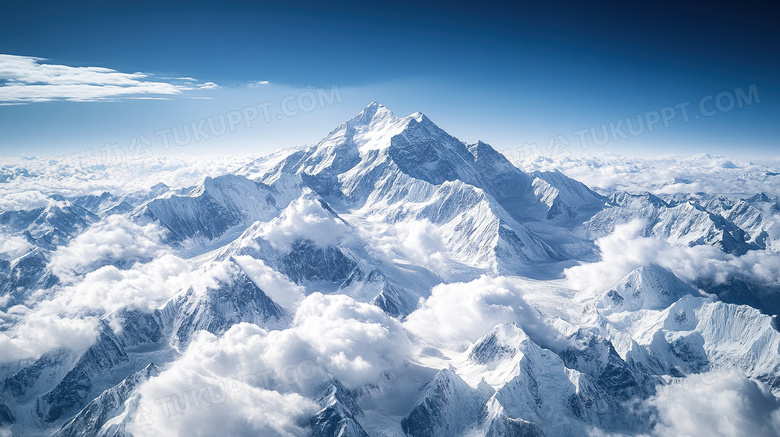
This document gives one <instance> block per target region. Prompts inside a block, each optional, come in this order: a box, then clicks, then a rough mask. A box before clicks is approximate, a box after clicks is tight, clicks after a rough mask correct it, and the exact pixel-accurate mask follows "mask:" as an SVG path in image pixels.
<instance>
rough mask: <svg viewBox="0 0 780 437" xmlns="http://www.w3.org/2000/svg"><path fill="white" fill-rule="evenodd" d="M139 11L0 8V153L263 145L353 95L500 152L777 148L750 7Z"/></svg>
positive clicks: (771, 32)
mask: <svg viewBox="0 0 780 437" xmlns="http://www.w3.org/2000/svg"><path fill="white" fill-rule="evenodd" d="M157 3H158V2H150V1H137V2H132V4H122V5H120V4H119V3H117V2H78V1H77V2H72V3H63V2H41V1H26V2H22V1H16V0H12V1H9V2H4V3H3V4H2V6H0V54H5V55H12V56H6V57H0V103H1V104H2V105H0V155H3V156H19V155H22V154H28V155H39V156H60V155H68V154H74V153H76V154H79V153H82V154H83V153H87V152H84V151H85V150H93V151H99V150H103V151H104V152H105V151H106V150H112V148H114V149H115V148H116V147H119V148H122V149H123V150H124V151H125V153H129V152H127V151H128V150H130V148H133V147H135V146H134V144H140V142H143V141H145V140H148V141H149V143H151V145H150V146H148V147H146V148H145V150H146V152H147V153H156V154H168V153H186V154H213V153H230V152H235V153H265V152H271V151H273V150H276V149H279V148H282V147H290V146H299V145H302V144H312V143H315V142H316V141H317V140H319V139H320V138H321V137H323V136H324V135H326V134H327V132H329V131H330V130H331V129H332V128H333V127H335V126H336V125H337V124H338V123H339V122H341V121H344V120H345V119H347V118H349V117H350V116H352V115H353V114H355V113H357V112H359V111H360V110H361V109H362V108H363V107H364V106H365V105H367V104H368V103H369V102H371V101H379V102H382V103H383V104H385V106H388V107H389V108H390V109H391V110H393V111H394V112H395V113H397V114H399V115H407V114H409V113H412V112H415V111H421V112H424V113H425V114H427V115H428V116H429V117H430V118H431V119H433V120H434V121H435V122H436V123H437V124H439V125H440V126H441V127H442V128H444V129H445V130H447V131H448V132H450V133H451V134H453V135H455V136H457V137H458V138H460V139H462V140H465V141H470V142H471V141H476V140H477V139H481V140H483V141H486V142H488V143H490V144H492V145H493V146H495V147H496V148H497V149H500V150H505V151H506V152H507V153H529V154H539V153H541V154H555V153H568V152H571V153H598V152H613V153H620V154H626V155H659V154H666V153H682V154H693V153H721V154H726V155H733V156H750V157H753V156H756V157H760V156H763V157H765V156H776V155H778V152H777V150H778V148H777V139H778V137H779V136H780V135H779V134H780V123H777V119H778V115H780V106H779V105H778V101H779V98H780V56H778V55H780V53H778V52H779V51H780V50H779V49H778V44H777V41H780V31H779V30H778V29H777V26H775V23H773V22H772V21H773V19H774V17H776V16H777V14H776V11H771V10H768V9H766V8H767V6H761V5H760V4H755V5H751V4H748V3H742V4H740V5H739V6H738V7H727V6H720V5H718V4H717V3H712V2H708V3H701V4H697V3H686V4H684V5H681V4H676V3H672V2H669V3H665V2H653V3H652V4H626V2H622V3H607V2H589V3H587V4H579V3H575V2H555V1H553V2H517V3H514V4H511V5H506V4H501V3H491V2H480V3H476V4H474V3H472V4H468V3H463V4H460V3H455V2H438V1H434V2H425V3H419V2H405V1H396V2H366V1H361V2H357V1H355V2H282V1H273V2H237V1H226V2H199V1H190V2H165V5H162V6H161V5H158V4H157ZM32 58H38V59H32ZM68 67H70V68H68ZM88 67H91V68H88ZM101 68H102V69H108V70H102V69H101ZM139 72H140V73H143V74H134V73H139ZM266 82H267V83H266ZM323 93H325V95H327V96H328V97H329V98H330V100H328V99H325V101H320V102H318V104H317V105H313V106H312V107H308V106H307V105H308V104H309V100H307V99H309V98H310V97H311V96H319V95H323ZM288 96H290V97H288ZM285 99H286V100H285ZM73 100H80V101H73ZM284 102H287V104H288V106H287V109H285V110H284V111H283V110H282V109H281V105H282V104H283V103H284ZM298 103H301V104H303V108H297V106H298ZM257 105H259V107H260V108H261V109H263V108H267V109H268V111H269V112H268V114H269V116H270V119H269V121H266V120H265V119H264V116H262V115H260V116H258V118H256V119H252V117H253V115H254V114H253V112H252V110H251V109H245V108H251V107H256V108H257V107H258V106H257ZM303 109H306V110H303ZM234 111H238V113H241V117H242V118H241V119H240V120H237V122H236V124H235V125H234V129H230V130H228V131H227V132H226V133H224V134H222V135H206V136H209V137H210V138H205V137H201V138H199V139H198V141H195V140H194V138H192V137H191V136H190V138H189V139H184V141H180V143H181V144H183V145H182V146H179V145H176V144H172V142H171V139H169V140H168V145H169V146H170V147H165V146H166V145H165V143H164V140H163V137H164V136H165V135H172V133H173V131H172V130H170V129H178V130H180V131H181V132H178V131H177V132H176V133H181V134H182V136H183V134H184V133H185V131H187V130H189V131H192V130H193V129H196V128H197V127H198V125H199V124H200V126H201V128H203V129H206V130H205V132H206V133H207V134H208V133H209V132H208V128H207V127H208V126H209V122H211V123H213V124H214V125H215V126H218V125H220V122H221V120H222V119H223V118H224V119H225V120H227V117H229V115H228V114H231V113H232V114H233V115H234V116H235V114H236V112H234ZM244 111H247V112H244ZM220 117H222V118H220ZM247 118H249V119H250V120H249V121H247V120H246V119H247ZM686 118H687V121H686V120H685V119H686ZM621 120H622V121H621ZM629 122H632V123H634V124H633V125H632V126H633V131H629V129H628V123H629ZM193 123H194V125H193ZM204 126H206V127H205V128H204ZM651 126H652V127H651ZM165 132H168V133H167V134H166V133H165ZM190 134H191V135H192V133H191V132H190ZM594 135H595V136H596V137H595V138H594ZM604 135H606V137H605V136H604ZM171 138H172V137H171ZM583 145H585V146H587V148H585V147H583ZM136 150H141V149H136Z"/></svg>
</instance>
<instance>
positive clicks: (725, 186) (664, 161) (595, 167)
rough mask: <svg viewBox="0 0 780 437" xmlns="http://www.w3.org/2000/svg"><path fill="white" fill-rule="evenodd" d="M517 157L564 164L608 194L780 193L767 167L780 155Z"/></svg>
mask: <svg viewBox="0 0 780 437" xmlns="http://www.w3.org/2000/svg"><path fill="white" fill-rule="evenodd" d="M507 156H508V157H509V158H513V155H512V151H511V150H509V151H507ZM514 158H517V157H516V156H515V157H514ZM514 161H515V163H516V164H517V165H518V167H519V168H520V169H521V170H524V171H535V170H542V171H551V170H560V171H561V172H563V173H565V174H566V175H567V176H569V177H572V178H574V179H577V180H578V181H580V182H582V183H584V184H586V185H588V186H589V187H590V188H592V189H595V190H598V191H600V192H602V193H605V194H610V193H613V192H615V191H628V192H631V193H636V192H645V191H649V192H651V193H654V194H667V195H674V194H693V193H697V192H704V193H718V194H727V193H733V194H736V195H741V194H744V193H750V194H749V195H753V194H757V193H760V192H765V193H767V194H773V195H775V196H777V195H780V184H778V183H777V182H778V176H768V175H767V171H771V172H777V171H778V170H780V161H778V160H774V161H772V160H766V161H760V160H759V161H755V160H742V159H727V158H725V157H723V156H710V155H696V156H688V157H684V156H661V157H654V158H639V157H625V156H619V155H613V154H606V153H601V154H598V155H595V156H594V155H573V156H561V157H555V158H549V157H535V158H533V159H530V160H529V159H525V160H518V159H515V160H514Z"/></svg>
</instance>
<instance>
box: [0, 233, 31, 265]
mask: <svg viewBox="0 0 780 437" xmlns="http://www.w3.org/2000/svg"><path fill="white" fill-rule="evenodd" d="M32 248H33V247H32V245H31V244H30V243H28V242H27V240H26V239H24V238H22V237H18V236H13V235H7V234H0V259H5V260H12V259H15V258H18V257H20V256H22V255H24V254H25V253H27V252H29V251H30V250H31V249H32Z"/></svg>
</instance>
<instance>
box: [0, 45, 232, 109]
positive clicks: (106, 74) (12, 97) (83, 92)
mask: <svg viewBox="0 0 780 437" xmlns="http://www.w3.org/2000/svg"><path fill="white" fill-rule="evenodd" d="M42 61H45V59H43V58H36V57H32V56H15V55H0V102H11V103H19V102H45V101H51V100H68V101H77V102H95V101H111V100H117V99H121V98H124V97H138V96H144V95H175V94H181V93H182V91H186V90H192V89H213V88H216V87H217V85H216V84H214V83H213V82H206V83H205V84H201V85H195V84H191V83H187V84H181V83H169V82H163V81H159V80H152V78H151V75H149V74H147V73H122V72H119V71H116V70H112V69H110V68H102V67H70V66H67V65H56V64H46V63H43V62H42Z"/></svg>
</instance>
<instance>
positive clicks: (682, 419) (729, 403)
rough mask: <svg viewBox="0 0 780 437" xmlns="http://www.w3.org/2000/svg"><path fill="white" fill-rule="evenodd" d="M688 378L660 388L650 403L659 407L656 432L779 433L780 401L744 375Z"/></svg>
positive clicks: (757, 436)
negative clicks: (681, 382)
mask: <svg viewBox="0 0 780 437" xmlns="http://www.w3.org/2000/svg"><path fill="white" fill-rule="evenodd" d="M687 379H688V381H685V382H684V383H683V384H677V385H673V386H671V387H665V388H660V392H659V394H658V395H657V396H656V397H654V398H652V399H651V400H650V401H649V402H648V404H649V405H651V406H653V407H655V408H657V410H658V417H657V420H658V424H657V425H656V427H655V428H654V430H653V434H654V435H657V436H659V437H667V436H668V437H672V436H674V437H677V436H691V437H699V436H701V437H707V436H714V435H717V436H724V437H730V436H734V437H738V436H754V437H771V436H777V435H780V400H778V399H777V398H775V397H774V396H772V394H771V393H769V392H768V391H767V390H766V389H765V388H764V387H762V386H760V385H759V384H758V383H756V382H754V381H752V380H750V379H748V378H746V377H744V376H741V375H733V376H731V377H730V378H718V377H717V375H714V374H711V375H707V374H705V375H691V376H690V377H688V378H687ZM702 381H707V382H708V383H702Z"/></svg>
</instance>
